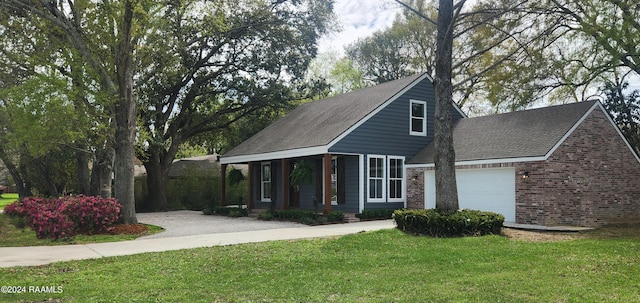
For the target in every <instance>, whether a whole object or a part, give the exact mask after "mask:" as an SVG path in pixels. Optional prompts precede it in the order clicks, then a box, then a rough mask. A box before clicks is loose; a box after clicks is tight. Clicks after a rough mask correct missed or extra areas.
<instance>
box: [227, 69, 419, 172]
mask: <svg viewBox="0 0 640 303" xmlns="http://www.w3.org/2000/svg"><path fill="white" fill-rule="evenodd" d="M427 77H428V75H427V74H421V75H415V76H411V77H406V78H403V79H399V80H395V81H390V82H386V83H382V84H379V85H376V86H373V87H369V88H365V89H361V90H357V91H353V92H349V93H346V94H342V95H338V96H335V97H331V98H327V99H322V100H318V101H314V102H310V103H307V104H303V105H301V106H300V107H298V108H297V109H295V110H293V111H292V112H290V113H289V114H287V115H286V116H284V117H283V118H281V119H280V120H278V121H276V122H274V123H273V124H271V125H269V126H268V127H266V128H265V129H263V130H262V131H260V132H259V133H257V134H256V135H254V136H253V137H251V138H249V139H247V140H246V141H244V142H242V143H241V144H240V145H238V146H237V147H235V148H233V149H232V150H230V151H229V152H227V153H225V154H224V155H223V157H222V160H223V162H229V163H232V162H235V161H233V160H234V159H229V158H233V157H238V156H246V155H256V154H264V153H273V152H281V151H290V150H296V149H303V148H313V147H319V146H326V145H328V144H329V143H331V141H333V140H334V139H335V138H337V137H338V136H340V135H341V134H342V133H344V132H346V131H347V130H349V129H350V128H351V127H352V126H354V125H355V124H357V123H358V122H359V121H360V120H362V119H364V118H365V117H367V115H368V114H370V113H371V112H373V111H374V110H376V109H377V108H378V107H380V106H382V105H383V104H385V102H386V101H388V100H390V99H392V98H393V97H395V96H396V95H398V94H399V93H402V92H403V90H405V89H406V88H407V87H409V86H411V85H414V84H415V83H417V82H419V81H421V80H423V79H424V78H427ZM225 158H226V159H225Z"/></svg>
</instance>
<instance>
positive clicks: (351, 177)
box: [253, 156, 359, 213]
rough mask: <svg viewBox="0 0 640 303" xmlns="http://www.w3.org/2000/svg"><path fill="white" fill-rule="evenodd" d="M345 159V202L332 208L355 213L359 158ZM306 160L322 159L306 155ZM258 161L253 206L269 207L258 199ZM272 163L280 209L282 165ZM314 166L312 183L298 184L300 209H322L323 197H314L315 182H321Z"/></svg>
mask: <svg viewBox="0 0 640 303" xmlns="http://www.w3.org/2000/svg"><path fill="white" fill-rule="evenodd" d="M344 157H345V159H346V161H345V166H346V167H345V204H339V205H332V209H333V210H336V211H342V212H351V213H357V212H358V205H359V199H358V194H359V188H358V185H359V183H358V177H359V167H358V166H359V158H358V156H344ZM305 159H306V160H308V161H311V162H312V163H315V161H318V160H320V159H322V157H307V158H305ZM291 161H295V160H291ZM259 165H260V163H256V167H258V168H257V169H255V170H254V174H253V177H254V180H255V182H254V184H255V186H254V189H253V191H254V197H256V198H255V201H254V206H255V207H256V208H262V209H265V208H269V205H270V203H269V202H261V201H260V186H261V183H260V168H259ZM271 165H272V169H274V171H275V173H276V178H275V179H274V180H272V181H271V186H276V191H277V194H276V209H280V208H281V205H282V186H281V182H282V167H281V166H282V165H281V162H280V161H279V160H276V161H272V162H271ZM313 167H314V173H313V181H312V184H303V185H302V186H300V209H307V210H316V211H322V210H323V209H324V205H323V201H324V200H323V197H322V196H320V197H316V182H322V181H323V180H317V178H316V173H315V165H314V166H313ZM314 199H316V200H317V202H316V204H315V205H314V202H313V201H314Z"/></svg>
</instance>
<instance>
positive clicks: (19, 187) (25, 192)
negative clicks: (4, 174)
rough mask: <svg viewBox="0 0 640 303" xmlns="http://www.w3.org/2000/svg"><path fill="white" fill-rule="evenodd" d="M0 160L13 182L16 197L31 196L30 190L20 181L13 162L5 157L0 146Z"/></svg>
mask: <svg viewBox="0 0 640 303" xmlns="http://www.w3.org/2000/svg"><path fill="white" fill-rule="evenodd" d="M0 160H2V163H4V166H5V167H6V168H7V170H8V171H9V175H11V178H12V179H13V182H14V183H15V184H16V191H17V192H18V196H19V197H20V198H24V197H29V196H31V188H30V187H29V186H28V185H27V184H26V183H25V181H24V180H23V179H22V175H21V174H20V171H19V170H18V168H17V167H16V166H15V164H13V162H12V161H11V160H10V159H9V158H8V157H7V154H6V153H5V152H4V150H3V149H2V146H0Z"/></svg>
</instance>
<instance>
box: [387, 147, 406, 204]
mask: <svg viewBox="0 0 640 303" xmlns="http://www.w3.org/2000/svg"><path fill="white" fill-rule="evenodd" d="M391 160H401V161H402V167H401V169H400V172H401V174H402V176H401V177H400V178H398V177H396V178H391ZM404 162H405V157H402V156H387V171H389V173H388V174H387V176H388V177H387V199H388V201H389V202H404V195H405V191H406V190H405V189H406V184H407V182H406V171H405V163H404ZM392 180H396V181H400V182H401V185H402V186H401V188H400V197H399V198H392V197H391V181H392Z"/></svg>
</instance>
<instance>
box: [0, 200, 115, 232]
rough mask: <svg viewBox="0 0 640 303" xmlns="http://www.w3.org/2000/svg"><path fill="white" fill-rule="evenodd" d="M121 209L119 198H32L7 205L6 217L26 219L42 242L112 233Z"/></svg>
mask: <svg viewBox="0 0 640 303" xmlns="http://www.w3.org/2000/svg"><path fill="white" fill-rule="evenodd" d="M120 208H121V205H120V204H119V203H118V202H117V201H116V200H115V199H104V198H101V197H92V196H82V195H80V196H68V197H63V198H51V199H47V198H39V197H28V198H24V199H21V200H20V201H17V202H14V203H12V204H9V205H7V206H6V207H5V214H7V215H9V216H14V217H26V219H27V224H28V225H29V226H30V227H31V228H32V229H33V230H34V231H35V232H36V236H37V237H38V238H39V239H44V238H53V239H60V238H65V237H71V236H73V235H76V234H80V233H84V234H94V233H104V232H108V231H110V230H111V229H113V225H114V224H115V223H116V222H117V221H118V219H119V217H120Z"/></svg>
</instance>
